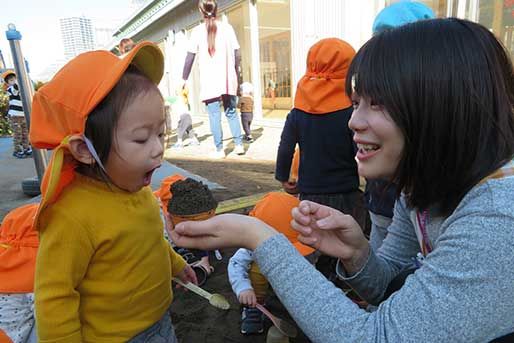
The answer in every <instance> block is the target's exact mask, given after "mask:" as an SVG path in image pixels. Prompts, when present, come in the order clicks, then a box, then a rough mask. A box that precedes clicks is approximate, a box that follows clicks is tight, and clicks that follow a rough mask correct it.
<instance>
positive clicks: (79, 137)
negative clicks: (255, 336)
mask: <svg viewBox="0 0 514 343" xmlns="http://www.w3.org/2000/svg"><path fill="white" fill-rule="evenodd" d="M162 74H163V55H162V53H161V51H160V50H159V48H158V47H157V46H156V45H154V44H152V43H149V42H142V43H140V44H138V45H136V46H135V47H134V48H133V49H132V50H130V52H128V53H127V54H125V55H124V56H123V57H122V58H119V57H117V56H115V55H113V54H112V53H110V52H108V51H93V52H87V53H84V54H81V55H79V56H77V57H76V58H74V59H73V60H71V61H70V62H68V64H66V65H65V66H64V67H63V68H62V69H61V70H60V71H59V72H58V73H57V74H56V75H55V76H54V78H53V79H52V80H51V81H50V82H48V83H47V84H46V85H45V86H43V87H42V88H40V89H39V91H38V92H37V93H36V94H35V95H34V100H33V109H32V125H31V129H30V139H31V142H32V143H33V144H34V146H36V147H38V148H50V149H53V153H52V160H51V161H50V164H49V166H48V168H47V170H46V172H45V175H44V178H43V182H42V188H41V193H42V200H41V205H40V207H39V213H38V215H37V217H36V221H35V225H36V229H38V230H39V238H40V247H39V252H38V258H37V262H36V278H35V295H36V323H37V331H38V338H39V339H40V340H41V341H48V342H56V341H66V342H100V341H102V342H106V341H109V342H113V341H128V342H139V341H145V339H147V338H148V337H150V336H152V335H153V336H155V331H159V333H160V334H161V335H162V336H163V337H162V341H163V342H176V337H175V334H174V329H173V326H172V324H171V316H170V313H169V306H170V304H171V302H172V299H173V293H172V290H171V278H172V276H176V277H178V278H180V279H182V280H183V281H185V282H187V281H192V282H196V277H195V274H194V272H193V270H192V269H191V267H189V266H188V265H187V264H186V263H185V261H184V259H183V258H182V257H181V256H180V255H178V254H177V253H175V252H174V251H173V249H171V247H170V246H169V244H168V243H167V242H166V241H165V239H164V236H163V230H162V227H163V226H162V221H161V219H160V217H159V205H158V203H157V201H156V199H155V197H154V195H153V194H152V191H151V189H150V187H148V186H149V185H150V181H151V177H152V174H153V172H154V171H155V169H157V168H158V167H159V166H160V165H161V161H162V157H163V152H164V147H163V143H164V142H163V138H164V127H165V117H164V102H163V99H162V96H161V94H160V92H159V90H158V88H157V84H158V83H159V81H160V79H161V77H162Z"/></svg>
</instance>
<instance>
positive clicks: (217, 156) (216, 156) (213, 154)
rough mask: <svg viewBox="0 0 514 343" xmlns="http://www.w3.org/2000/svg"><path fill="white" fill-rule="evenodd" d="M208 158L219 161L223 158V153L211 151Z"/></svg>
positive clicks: (222, 151) (221, 151)
mask: <svg viewBox="0 0 514 343" xmlns="http://www.w3.org/2000/svg"><path fill="white" fill-rule="evenodd" d="M209 157H210V158H212V159H215V160H219V159H222V158H225V151H224V150H215V151H212V152H211V153H210V154H209Z"/></svg>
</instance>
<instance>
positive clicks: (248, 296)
mask: <svg viewBox="0 0 514 343" xmlns="http://www.w3.org/2000/svg"><path fill="white" fill-rule="evenodd" d="M239 303H241V304H243V305H245V306H250V307H255V305H257V296H256V295H255V292H254V291H253V289H247V290H246V291H242V292H241V293H239Z"/></svg>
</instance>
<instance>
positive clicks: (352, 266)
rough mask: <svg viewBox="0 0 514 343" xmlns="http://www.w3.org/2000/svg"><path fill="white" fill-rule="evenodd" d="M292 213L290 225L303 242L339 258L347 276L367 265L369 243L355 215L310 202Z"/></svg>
mask: <svg viewBox="0 0 514 343" xmlns="http://www.w3.org/2000/svg"><path fill="white" fill-rule="evenodd" d="M292 214H293V220H292V221H291V226H292V227H293V229H295V230H296V231H297V232H298V233H299V234H300V235H299V236H298V240H299V241H300V242H302V243H304V244H306V245H310V246H312V247H313V248H315V249H318V250H320V251H321V252H322V253H324V254H327V255H330V256H333V257H337V258H339V259H340V260H341V262H342V263H343V264H344V266H345V269H346V271H347V272H348V273H354V272H357V271H359V270H360V269H361V268H362V267H363V266H364V264H365V263H366V260H367V258H368V254H369V244H368V240H367V239H366V237H364V234H363V233H362V230H361V228H360V226H359V224H357V222H356V221H355V220H354V219H353V217H352V216H350V215H346V214H343V213H341V212H339V211H338V210H335V209H333V208H330V207H328V206H324V205H320V204H317V203H315V202H311V201H302V202H300V204H299V205H298V207H296V208H294V209H293V212H292Z"/></svg>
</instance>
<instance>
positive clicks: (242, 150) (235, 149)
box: [234, 144, 245, 155]
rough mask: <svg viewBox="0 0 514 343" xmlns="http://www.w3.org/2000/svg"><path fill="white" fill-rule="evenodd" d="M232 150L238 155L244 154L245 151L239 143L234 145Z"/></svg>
mask: <svg viewBox="0 0 514 343" xmlns="http://www.w3.org/2000/svg"><path fill="white" fill-rule="evenodd" d="M234 152H235V153H236V154H238V155H244V153H245V148H244V146H243V145H242V144H240V145H236V147H235V148H234Z"/></svg>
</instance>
